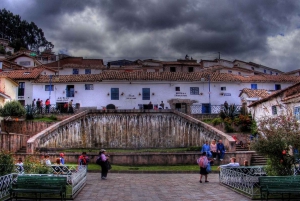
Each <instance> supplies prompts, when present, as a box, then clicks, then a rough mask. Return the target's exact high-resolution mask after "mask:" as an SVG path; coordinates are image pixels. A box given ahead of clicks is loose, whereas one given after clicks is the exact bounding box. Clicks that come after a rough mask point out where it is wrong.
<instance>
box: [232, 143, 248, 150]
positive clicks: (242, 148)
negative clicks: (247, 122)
mask: <svg viewBox="0 0 300 201" xmlns="http://www.w3.org/2000/svg"><path fill="white" fill-rule="evenodd" d="M235 151H249V149H248V148H246V147H241V145H240V144H236V145H235Z"/></svg>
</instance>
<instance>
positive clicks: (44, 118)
mask: <svg viewBox="0 0 300 201" xmlns="http://www.w3.org/2000/svg"><path fill="white" fill-rule="evenodd" d="M33 121H37V122H41V121H42V122H49V123H51V122H56V121H58V119H57V117H56V116H54V115H51V116H40V117H35V118H34V119H33Z"/></svg>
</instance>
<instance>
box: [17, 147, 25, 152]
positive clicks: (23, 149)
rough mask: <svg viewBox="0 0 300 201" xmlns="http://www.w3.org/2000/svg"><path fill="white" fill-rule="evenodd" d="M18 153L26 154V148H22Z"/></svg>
mask: <svg viewBox="0 0 300 201" xmlns="http://www.w3.org/2000/svg"><path fill="white" fill-rule="evenodd" d="M17 153H26V147H24V146H23V147H21V149H19V150H18V151H17Z"/></svg>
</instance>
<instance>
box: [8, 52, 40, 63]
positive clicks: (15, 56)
mask: <svg viewBox="0 0 300 201" xmlns="http://www.w3.org/2000/svg"><path fill="white" fill-rule="evenodd" d="M22 56H25V57H29V58H31V59H32V60H33V61H34V62H35V63H36V64H37V65H38V66H40V65H43V64H42V62H40V61H39V60H37V59H36V58H35V57H32V56H30V55H28V53H24V52H17V53H15V54H13V55H12V56H10V57H8V58H7V59H6V60H7V61H13V60H14V59H16V58H18V57H22Z"/></svg>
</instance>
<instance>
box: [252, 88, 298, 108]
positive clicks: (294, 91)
mask: <svg viewBox="0 0 300 201" xmlns="http://www.w3.org/2000/svg"><path fill="white" fill-rule="evenodd" d="M299 92H300V82H297V83H296V84H294V85H292V86H289V87H287V88H285V89H282V90H279V91H276V92H274V93H273V94H271V95H270V96H268V97H266V98H263V99H261V100H259V101H255V102H254V103H252V104H250V105H249V106H248V107H253V106H255V105H258V104H260V103H263V102H266V101H268V100H270V99H271V98H274V97H276V96H279V95H281V94H283V95H284V96H283V98H282V100H283V101H287V100H289V99H291V98H295V97H297V96H298V95H299Z"/></svg>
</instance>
